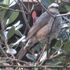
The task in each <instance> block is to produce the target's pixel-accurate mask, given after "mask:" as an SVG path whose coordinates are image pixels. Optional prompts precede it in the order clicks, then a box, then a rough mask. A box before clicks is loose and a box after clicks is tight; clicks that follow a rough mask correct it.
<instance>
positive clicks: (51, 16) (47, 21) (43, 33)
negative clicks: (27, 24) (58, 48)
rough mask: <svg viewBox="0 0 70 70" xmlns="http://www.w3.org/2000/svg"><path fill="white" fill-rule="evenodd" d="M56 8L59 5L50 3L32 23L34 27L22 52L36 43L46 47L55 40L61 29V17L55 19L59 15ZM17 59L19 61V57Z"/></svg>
mask: <svg viewBox="0 0 70 70" xmlns="http://www.w3.org/2000/svg"><path fill="white" fill-rule="evenodd" d="M58 8H59V5H58V4H57V3H52V4H51V5H49V6H48V9H47V10H46V11H45V12H44V13H43V14H42V15H41V16H40V17H39V18H38V19H37V20H36V21H35V22H34V25H33V26H32V27H31V29H30V30H29V32H28V36H27V43H26V45H25V46H24V50H26V49H27V48H30V47H31V46H33V45H34V44H35V43H36V42H41V43H43V44H46V46H47V44H50V43H51V40H52V39H53V38H57V36H58V34H59V32H60V29H61V17H56V15H58V14H59V11H58ZM47 47H49V46H47ZM47 47H46V48H47ZM22 57H23V55H22ZM19 58H20V59H21V57H19Z"/></svg>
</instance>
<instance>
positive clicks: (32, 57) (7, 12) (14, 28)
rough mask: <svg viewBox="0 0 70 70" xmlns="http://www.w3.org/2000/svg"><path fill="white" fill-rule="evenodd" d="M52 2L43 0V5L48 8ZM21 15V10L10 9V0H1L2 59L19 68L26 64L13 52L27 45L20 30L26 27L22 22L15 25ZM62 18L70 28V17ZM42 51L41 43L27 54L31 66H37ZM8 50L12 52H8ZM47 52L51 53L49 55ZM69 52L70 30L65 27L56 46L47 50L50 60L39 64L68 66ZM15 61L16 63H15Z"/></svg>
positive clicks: (0, 34) (0, 37)
mask: <svg viewBox="0 0 70 70" xmlns="http://www.w3.org/2000/svg"><path fill="white" fill-rule="evenodd" d="M47 1H48V0H47ZM51 1H54V0H49V1H48V3H47V4H46V3H44V2H45V1H43V0H42V1H41V3H43V4H45V5H46V6H48V5H49V4H50V3H51ZM64 5H65V4H64ZM65 11H69V5H65ZM65 11H64V12H65ZM19 14H20V10H19V9H15V10H14V9H10V7H9V0H0V23H1V25H0V26H1V29H0V54H1V56H0V57H6V58H7V59H8V61H7V60H6V62H5V63H8V64H14V65H15V64H16V65H18V66H20V65H22V64H24V63H23V61H22V60H18V59H15V58H16V55H17V54H18V53H16V55H15V53H13V54H12V50H13V51H15V52H19V51H18V50H19V48H22V47H23V46H24V45H25V43H26V42H25V37H26V36H25V35H24V34H23V33H22V31H21V30H20V29H21V28H22V27H23V26H24V24H21V23H20V20H19V21H17V23H14V21H15V20H16V18H17V17H18V15H19ZM21 18H22V17H21ZM62 18H63V20H62V25H64V24H67V25H68V26H69V25H70V18H69V16H62ZM12 38H13V39H12ZM53 42H54V41H53ZM17 48H18V49H17ZM42 49H43V45H42V44H41V43H37V45H35V46H34V47H33V48H32V49H31V50H30V51H28V52H29V53H27V54H26V57H27V59H29V61H30V62H31V64H34V65H35V64H36V61H37V59H38V57H39V55H41V53H42ZM8 50H10V51H9V52H6V51H8ZM47 51H49V53H48V52H47ZM44 52H45V51H44ZM44 52H43V54H44ZM69 52H70V28H69V27H64V28H62V30H61V32H60V34H59V36H58V39H57V41H56V43H55V45H53V46H52V47H50V48H49V50H46V57H47V55H48V54H50V57H49V60H48V59H45V60H44V61H42V62H40V60H39V63H38V64H40V65H41V64H42V65H43V64H44V65H50V66H53V67H57V66H58V65H68V63H70V59H69V58H70V53H69ZM20 55H21V54H20ZM42 56H43V55H42ZM56 56H57V57H56ZM11 58H12V59H11ZM24 59H25V58H24ZM14 60H15V62H16V63H14ZM26 61H27V60H26ZM21 63H22V64H21ZM19 64H20V65H19ZM15 68H16V67H15Z"/></svg>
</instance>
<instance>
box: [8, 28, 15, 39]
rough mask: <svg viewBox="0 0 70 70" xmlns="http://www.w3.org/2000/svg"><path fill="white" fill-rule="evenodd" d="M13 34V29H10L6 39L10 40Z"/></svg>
mask: <svg viewBox="0 0 70 70" xmlns="http://www.w3.org/2000/svg"><path fill="white" fill-rule="evenodd" d="M14 34H15V27H12V28H11V29H10V30H9V31H8V34H7V38H8V39H10V38H11V37H12V36H13V35H14Z"/></svg>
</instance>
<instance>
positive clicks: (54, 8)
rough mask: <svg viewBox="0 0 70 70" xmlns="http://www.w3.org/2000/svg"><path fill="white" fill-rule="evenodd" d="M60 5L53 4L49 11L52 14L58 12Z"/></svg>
mask: <svg viewBox="0 0 70 70" xmlns="http://www.w3.org/2000/svg"><path fill="white" fill-rule="evenodd" d="M58 9H59V5H58V4H57V3H52V4H50V5H49V6H48V10H49V11H50V12H52V13H56V12H58Z"/></svg>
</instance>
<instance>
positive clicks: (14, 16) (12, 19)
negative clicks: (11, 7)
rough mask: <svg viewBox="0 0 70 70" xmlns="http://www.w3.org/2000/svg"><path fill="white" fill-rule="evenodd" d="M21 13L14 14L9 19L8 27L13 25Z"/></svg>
mask: <svg viewBox="0 0 70 70" xmlns="http://www.w3.org/2000/svg"><path fill="white" fill-rule="evenodd" d="M18 15H19V12H14V11H13V12H12V14H11V16H10V17H9V18H8V20H9V22H8V23H7V24H6V25H9V24H11V23H12V22H14V21H15V20H16V18H17V17H18Z"/></svg>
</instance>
